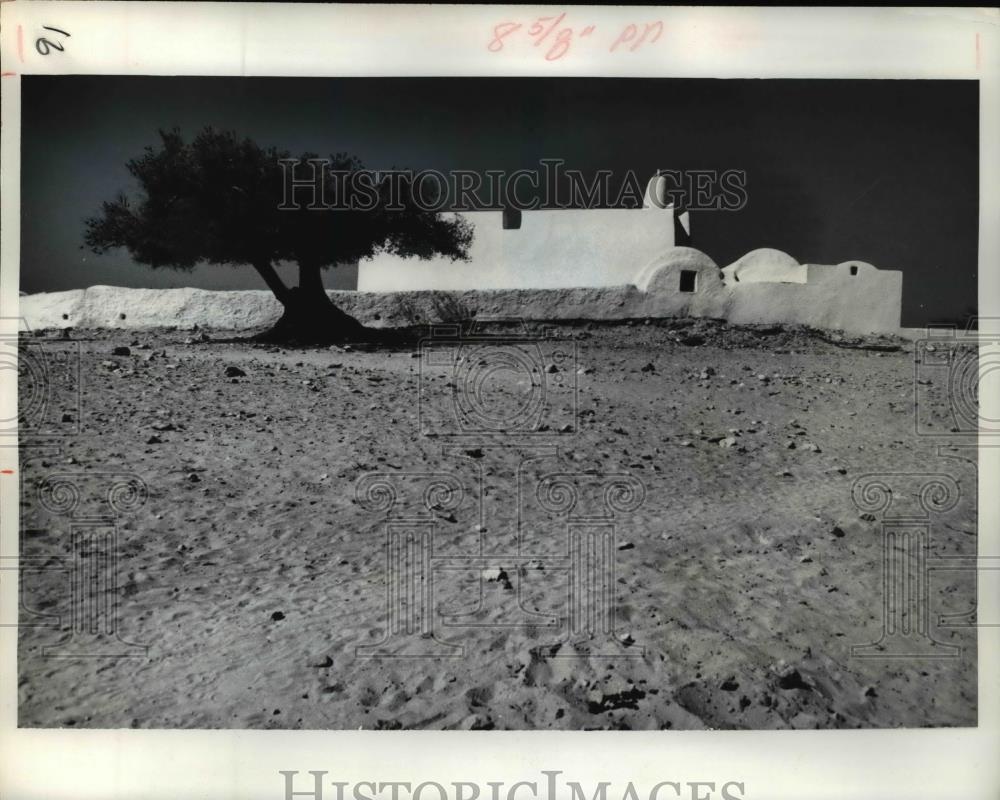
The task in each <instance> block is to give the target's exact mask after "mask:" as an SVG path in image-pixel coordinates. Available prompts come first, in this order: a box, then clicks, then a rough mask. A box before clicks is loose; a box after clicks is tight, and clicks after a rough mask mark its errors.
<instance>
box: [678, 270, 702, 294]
mask: <svg viewBox="0 0 1000 800" xmlns="http://www.w3.org/2000/svg"><path fill="white" fill-rule="evenodd" d="M697 284H698V273H697V272H696V271H695V270H693V269H682V270H681V287H680V288H681V291H682V292H693V291H695V288H696V287H697Z"/></svg>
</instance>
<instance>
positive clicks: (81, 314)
mask: <svg viewBox="0 0 1000 800" xmlns="http://www.w3.org/2000/svg"><path fill="white" fill-rule="evenodd" d="M681 249H684V248H678V250H681ZM853 263H854V265H857V266H858V273H857V274H856V275H852V274H851V272H850V267H851V266H852V262H849V263H847V264H840V265H837V266H817V265H808V273H809V283H808V284H792V283H777V284H765V283H748V284H736V285H733V286H730V285H727V284H725V283H724V282H723V281H722V279H721V278H720V277H719V270H718V268H717V267H716V266H715V265H714V264H713V263H712V262H711V260H710V259H707V257H706V258H705V259H704V260H701V259H696V258H681V259H674V260H667V261H666V263H662V264H660V265H659V266H658V267H657V268H656V269H654V270H653V273H652V274H647V276H646V281H645V285H646V286H647V287H648V289H649V290H648V291H642V290H641V289H639V288H637V287H636V286H635V285H633V284H631V283H626V284H623V285H619V286H606V287H583V288H581V287H577V288H572V289H565V288H564V289H498V290H485V291H483V290H464V291H453V292H446V291H412V292H405V291H404V292H348V291H332V292H328V294H329V295H330V297H331V298H332V299H333V301H334V302H335V303H336V304H337V305H338V306H339V307H340V308H342V309H343V310H344V311H346V312H347V313H348V314H351V315H352V316H354V317H356V318H357V319H358V320H360V321H361V322H363V323H364V324H366V325H370V326H373V327H390V326H393V327H394V326H404V325H412V324H418V323H425V322H446V321H454V320H455V319H457V318H461V317H468V316H478V317H494V318H497V317H503V318H510V319H531V320H560V319H563V320H565V319H594V320H614V319H630V318H642V317H668V316H694V317H716V318H721V319H727V320H729V321H730V322H734V323H760V322H765V323H770V322H784V323H799V324H802V325H809V326H812V327H817V328H831V329H839V330H844V331H847V332H850V333H858V334H865V333H897V332H898V330H899V322H900V303H901V300H902V273H899V272H891V271H885V270H877V269H875V268H874V267H872V266H871V265H864V264H860V262H853ZM681 269H694V270H696V271H697V272H698V276H697V287H696V291H695V292H692V293H684V292H679V291H677V288H678V286H679V281H680V271H681ZM280 314H281V306H280V305H279V304H278V302H277V301H276V300H275V299H274V297H273V296H272V295H271V293H270V292H268V291H265V290H262V291H236V292H217V291H208V290H204V289H121V288H116V287H110V286H94V287H91V288H89V289H77V290H73V291H68V292H53V293H47V294H36V295H27V296H25V297H21V298H20V316H22V317H23V318H24V319H25V321H26V322H27V324H28V326H29V327H30V328H31V329H42V328H67V327H77V328H137V329H138V328H158V327H171V326H174V327H177V328H180V329H191V328H194V327H199V328H208V329H218V330H247V329H253V328H263V327H266V326H268V325H271V324H273V323H274V322H275V321H276V320H277V319H278V317H279V316H280Z"/></svg>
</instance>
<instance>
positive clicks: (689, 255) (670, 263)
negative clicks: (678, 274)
mask: <svg viewBox="0 0 1000 800" xmlns="http://www.w3.org/2000/svg"><path fill="white" fill-rule="evenodd" d="M680 269H685V270H695V271H697V272H702V271H710V272H711V273H713V274H717V273H718V272H719V265H718V264H716V263H715V262H714V261H713V260H712V259H711V258H710V257H709V256H707V255H706V254H705V253H703V252H701V250H697V249H695V248H694V247H671V248H670V249H669V250H667V251H666V252H664V253H663V255H662V256H660V257H658V258H657V259H655V260H654V261H653V262H651V263H650V264H647V265H646V266H645V267H644V268H643V269H642V270H640V272H639V274H638V275H637V276H636V278H635V281H634V283H635V285H636V286H637V287H638V288H639V289H641V290H642V291H644V292H648V291H650V289H651V288H652V282H653V279H654V278H655V277H656V275H657V273H659V272H661V271H663V270H668V271H674V270H680Z"/></svg>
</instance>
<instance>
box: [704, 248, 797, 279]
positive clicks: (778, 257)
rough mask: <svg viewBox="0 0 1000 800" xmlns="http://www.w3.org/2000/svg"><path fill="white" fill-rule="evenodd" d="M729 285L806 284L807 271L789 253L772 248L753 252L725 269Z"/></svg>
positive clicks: (724, 272) (724, 273)
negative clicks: (733, 283)
mask: <svg viewBox="0 0 1000 800" xmlns="http://www.w3.org/2000/svg"><path fill="white" fill-rule="evenodd" d="M722 274H723V275H724V276H725V279H726V282H727V283H732V282H735V283H805V282H806V280H807V269H806V266H805V265H804V264H800V263H799V262H798V261H796V260H795V259H794V258H792V257H791V256H790V255H788V253H786V252H784V251H782V250H775V249H774V248H771V247H761V248H758V249H757V250H751V251H750V252H749V253H747V254H746V255H745V256H743V257H742V258H740V259H739V260H737V261H734V262H733V263H732V264H730V265H729V266H728V267H725V268H723V270H722Z"/></svg>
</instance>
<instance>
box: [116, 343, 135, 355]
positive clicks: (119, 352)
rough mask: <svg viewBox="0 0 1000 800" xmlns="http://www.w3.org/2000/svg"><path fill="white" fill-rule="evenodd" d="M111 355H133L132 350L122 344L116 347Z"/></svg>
mask: <svg viewBox="0 0 1000 800" xmlns="http://www.w3.org/2000/svg"><path fill="white" fill-rule="evenodd" d="M111 355H113V356H130V355H132V351H131V349H129V348H128V347H125V345H120V346H118V347H116V348H115V349H114V350H112V351H111Z"/></svg>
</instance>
